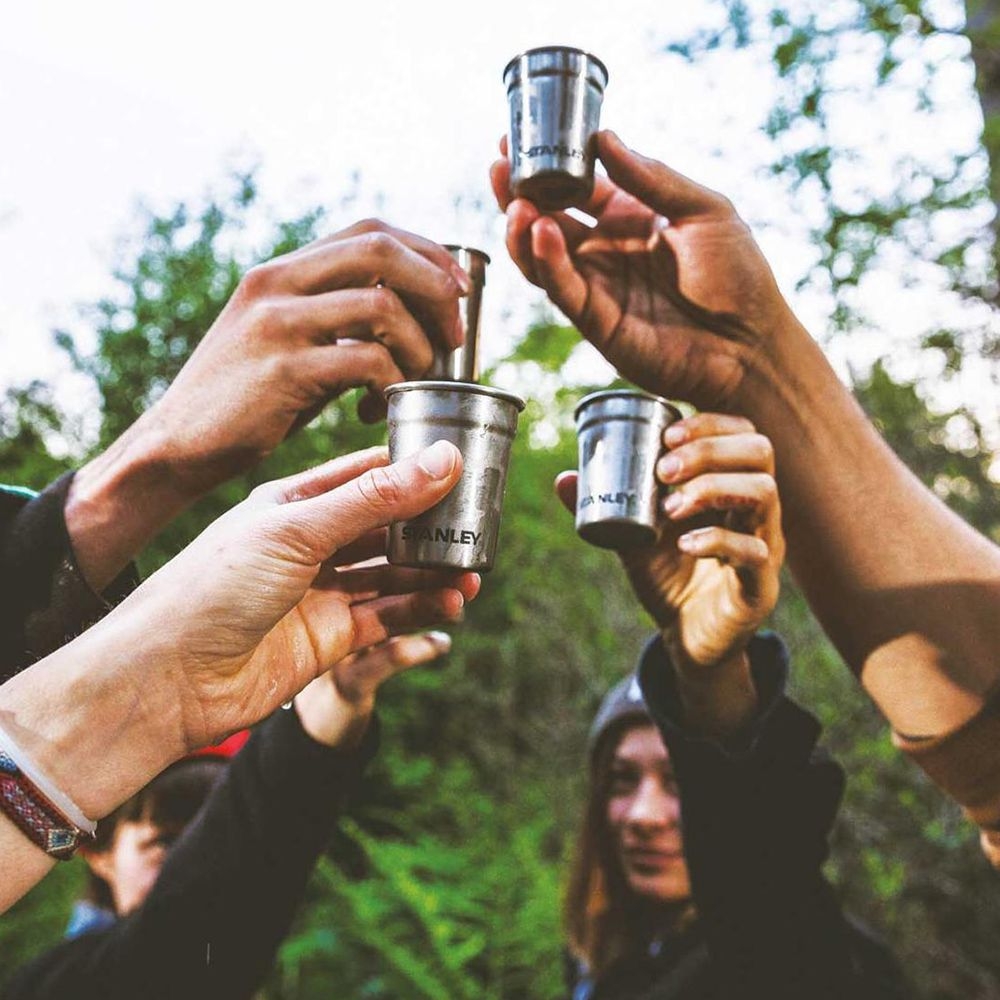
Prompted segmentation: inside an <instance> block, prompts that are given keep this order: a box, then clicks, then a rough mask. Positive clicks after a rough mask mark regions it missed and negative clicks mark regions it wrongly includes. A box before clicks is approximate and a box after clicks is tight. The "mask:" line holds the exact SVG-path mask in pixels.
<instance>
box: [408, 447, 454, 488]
mask: <svg viewBox="0 0 1000 1000" xmlns="http://www.w3.org/2000/svg"><path fill="white" fill-rule="evenodd" d="M417 465H419V466H420V468H421V469H423V470H424V472H426V473H427V475H428V476H430V477H431V478H432V479H444V478H446V477H447V476H448V475H450V474H451V471H452V469H454V468H455V446H454V445H453V444H449V443H448V442H447V441H435V442H434V444H432V445H431V446H430V447H429V448H424V450H423V451H422V452H420V454H419V455H418V456H417Z"/></svg>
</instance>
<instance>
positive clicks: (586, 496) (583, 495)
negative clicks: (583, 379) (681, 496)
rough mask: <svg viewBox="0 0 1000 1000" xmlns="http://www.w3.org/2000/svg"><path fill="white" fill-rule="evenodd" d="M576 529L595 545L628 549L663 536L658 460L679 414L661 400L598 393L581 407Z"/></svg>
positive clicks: (627, 393) (628, 393) (578, 416)
mask: <svg viewBox="0 0 1000 1000" xmlns="http://www.w3.org/2000/svg"><path fill="white" fill-rule="evenodd" d="M574 416H575V419H576V435H577V445H578V448H579V464H578V469H577V475H578V480H577V495H576V530H577V534H578V535H579V536H580V537H581V538H582V539H584V540H585V541H587V542H590V543H591V545H598V546H600V547H601V548H604V549H627V548H634V547H636V546H639V545H649V544H651V543H652V542H655V541H656V538H657V536H658V534H659V524H660V514H659V509H658V508H659V499H660V491H659V488H658V486H657V483H656V460H657V458H659V455H660V452H661V451H662V449H663V444H662V442H663V432H664V431H665V430H666V429H667V427H669V426H670V424H672V423H673V422H674V421H675V420H680V418H681V414H680V412H679V411H678V410H677V409H676V408H675V407H673V406H671V405H670V404H669V403H668V402H667V401H666V400H665V399H660V397H659V396H651V395H649V394H648V393H645V392H635V391H631V390H627V389H623V390H618V389H612V390H609V391H606V392H594V393H591V394H590V395H589V396H585V397H584V398H583V399H581V400H580V402H579V404H577V407H576V412H575V414H574Z"/></svg>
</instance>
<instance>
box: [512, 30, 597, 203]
mask: <svg viewBox="0 0 1000 1000" xmlns="http://www.w3.org/2000/svg"><path fill="white" fill-rule="evenodd" d="M503 79H504V83H505V84H506V86H507V103H508V105H509V106H510V135H509V136H508V157H509V159H510V186H511V191H512V192H513V193H514V196H515V197H519V198H528V199H529V200H530V201H533V202H534V203H535V204H536V205H537V206H538V207H539V208H541V209H545V210H549V211H555V210H558V209H563V208H568V207H569V206H570V205H573V204H576V203H579V202H583V201H585V200H586V199H587V198H588V197H589V196H590V193H591V191H592V190H593V188H594V135H595V133H596V132H597V129H598V126H599V123H600V117H601V102H602V101H603V100H604V88H605V87H606V86H607V84H608V71H607V69H606V68H605V66H604V63H602V62H601V60H600V59H598V58H597V57H596V56H592V55H591V54H590V53H589V52H583V51H582V50H580V49H572V48H566V47H565V46H562V45H552V46H549V47H546V48H541V49H529V50H528V51H527V52H524V53H522V54H521V55H519V56H515V57H514V58H513V59H511V61H510V62H509V63H508V64H507V68H506V69H505V70H504V71H503Z"/></svg>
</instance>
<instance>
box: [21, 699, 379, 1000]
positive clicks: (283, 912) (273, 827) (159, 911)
mask: <svg viewBox="0 0 1000 1000" xmlns="http://www.w3.org/2000/svg"><path fill="white" fill-rule="evenodd" d="M377 742H378V735H377V726H375V725H373V726H372V727H371V728H370V729H369V731H368V733H367V734H366V736H365V738H364V740H363V741H362V743H361V746H360V747H359V748H358V749H357V750H354V751H351V752H348V751H343V750H337V749H332V748H330V747H326V746H323V745H321V744H319V743H317V742H315V741H314V740H313V739H312V738H311V737H309V736H308V735H307V734H306V733H305V731H304V730H303V729H302V726H301V724H300V723H299V720H298V715H297V713H296V712H295V711H294V710H292V711H287V712H286V711H281V710H279V711H278V712H276V713H275V714H274V715H273V716H272V717H271V718H270V719H268V720H267V721H266V722H265V723H263V724H262V725H261V726H260V727H259V728H258V730H257V731H256V732H255V733H254V735H253V736H252V738H251V739H250V741H249V742H248V743H247V745H246V746H245V747H244V748H243V750H241V751H240V753H238V754H237V755H236V757H235V758H233V760H232V762H231V764H230V765H229V766H228V767H227V768H226V771H225V773H224V775H223V777H222V778H221V779H220V780H219V783H218V784H217V785H216V786H215V788H214V789H213V790H212V793H211V794H210V795H209V798H208V800H207V801H206V803H205V805H204V806H203V807H202V809H201V811H200V812H199V814H198V815H197V816H196V817H195V819H193V820H192V821H191V823H190V824H189V825H188V827H187V829H185V831H184V833H183V834H182V835H181V837H180V838H179V839H178V841H177V843H176V844H175V845H174V847H173V848H172V849H171V851H170V854H169V855H168V857H167V861H166V863H165V864H164V866H163V870H162V871H161V873H160V877H159V878H158V879H157V882H156V884H155V886H154V887H153V889H152V890H151V892H150V894H149V896H148V897H147V898H146V901H145V902H144V903H143V905H142V906H141V907H139V908H138V909H137V910H136V911H134V912H133V913H131V914H129V915H128V916H127V917H125V918H123V919H121V920H118V921H116V922H115V923H114V924H113V925H112V926H111V927H108V928H105V929H102V930H93V931H88V932H86V933H83V934H81V935H80V936H79V937H75V938H72V939H70V940H68V941H64V942H63V943H62V944H60V945H57V946H56V947H55V948H53V949H52V950H51V951H48V952H46V953H45V954H43V955H41V956H40V957H39V958H37V959H35V960H34V961H33V962H31V963H30V964H29V965H27V966H25V967H24V968H23V969H21V970H19V971H18V972H17V973H15V975H14V977H13V979H12V980H11V981H10V983H9V984H8V986H7V988H6V990H5V991H4V994H3V996H4V998H5V1000H90V998H94V1000H98V998H100V1000H140V998H141V1000H159V998H162V1000H200V998H205V1000H249V998H250V997H251V996H252V994H253V993H254V991H255V990H256V989H258V988H259V987H260V985H261V983H262V982H263V980H264V978H265V977H266V975H267V973H268V972H269V971H270V969H271V967H272V966H273V964H274V958H275V954H276V952H277V949H278V946H279V945H280V944H281V941H282V940H283V939H284V937H285V936H286V935H287V933H288V930H289V927H290V925H291V921H292V918H293V916H294V914H295V910H296V908H297V907H298V904H299V902H300V901H301V900H302V897H303V895H304V892H305V887H306V881H307V879H308V876H309V873H310V871H311V870H312V868H313V865H314V864H315V862H316V859H317V857H318V856H319V854H320V852H321V851H322V850H323V848H324V846H325V845H326V844H327V843H328V841H329V839H330V836H331V834H332V832H333V827H334V824H335V822H336V819H337V815H338V813H339V811H340V809H341V807H342V805H343V801H344V797H345V795H346V794H347V792H348V791H349V790H350V788H351V787H352V786H353V785H354V783H355V781H356V779H357V777H358V776H359V775H360V773H361V771H362V768H363V766H364V765H365V764H366V763H367V762H368V760H369V759H370V758H371V756H372V755H373V753H374V751H375V747H376V745H377Z"/></svg>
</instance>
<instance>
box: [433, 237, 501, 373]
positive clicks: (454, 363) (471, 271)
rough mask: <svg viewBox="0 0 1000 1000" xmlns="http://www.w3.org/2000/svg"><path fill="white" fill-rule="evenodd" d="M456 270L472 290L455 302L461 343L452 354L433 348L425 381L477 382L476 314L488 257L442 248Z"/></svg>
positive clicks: (468, 249) (463, 249) (457, 248)
mask: <svg viewBox="0 0 1000 1000" xmlns="http://www.w3.org/2000/svg"><path fill="white" fill-rule="evenodd" d="M445 250H447V251H448V252H449V253H450V254H451V256H452V258H453V259H454V260H455V261H456V263H457V264H458V266H459V267H461V268H462V270H463V271H465V273H466V274H467V275H468V276H469V281H471V282H472V290H471V291H470V292H469V294H468V295H466V296H464V297H463V298H461V299H459V300H458V308H459V314H460V316H461V320H462V326H463V327H464V329H465V343H464V344H463V345H462V346H461V347H457V348H455V350H453V351H447V350H443V349H440V348H436V349H435V351H434V364H433V365H432V366H431V370H430V371H429V372H428V373H427V378H428V379H433V380H437V381H448V382H478V381H479V311H480V308H481V307H482V304H483V286H484V285H485V284H486V266H487V265H488V264H489V262H490V258H489V256H488V255H487V254H485V253H483V251H482V250H476V249H475V248H474V247H462V246H454V245H446V246H445Z"/></svg>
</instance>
